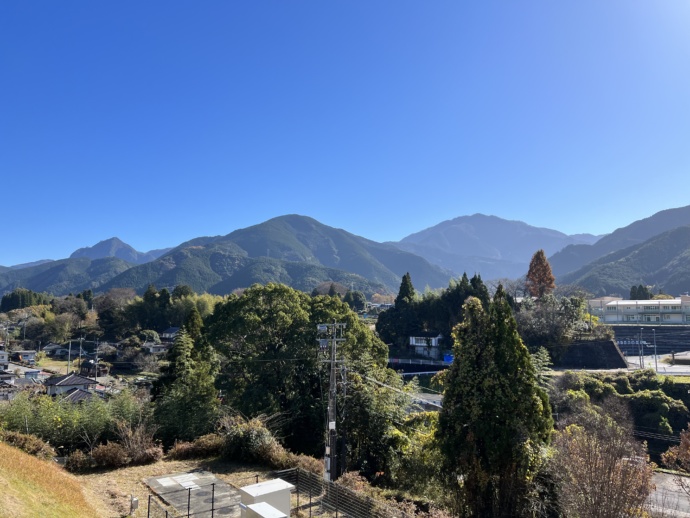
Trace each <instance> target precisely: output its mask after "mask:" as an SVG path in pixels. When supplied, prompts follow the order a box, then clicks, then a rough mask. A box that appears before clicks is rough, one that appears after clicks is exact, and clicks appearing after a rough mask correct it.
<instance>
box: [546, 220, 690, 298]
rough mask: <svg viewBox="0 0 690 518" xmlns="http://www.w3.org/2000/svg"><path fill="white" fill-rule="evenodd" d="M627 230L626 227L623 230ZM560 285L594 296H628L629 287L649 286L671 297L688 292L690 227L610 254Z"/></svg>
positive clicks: (570, 275) (559, 280)
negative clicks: (580, 289) (572, 287)
mask: <svg viewBox="0 0 690 518" xmlns="http://www.w3.org/2000/svg"><path fill="white" fill-rule="evenodd" d="M626 228H628V227H626ZM558 283H559V284H577V285H579V286H582V287H583V288H585V289H587V290H588V291H590V292H592V293H593V294H595V295H596V296H603V295H613V294H618V295H620V296H622V297H628V296H629V294H630V288H631V287H632V286H637V285H639V284H643V285H645V286H647V285H651V286H655V287H657V288H660V289H662V290H663V292H664V293H668V294H670V295H676V296H677V295H679V294H682V293H685V292H688V291H690V226H683V227H678V228H675V229H673V230H669V231H667V232H664V233H663V234H660V235H657V236H654V237H652V238H651V239H648V240H646V241H645V242H643V243H640V244H637V245H633V246H630V247H627V248H624V249H622V250H617V251H615V252H611V253H610V254H607V255H605V256H604V257H601V258H599V259H597V260H595V261H593V262H592V263H590V264H588V265H586V266H584V267H582V268H580V269H579V270H577V271H575V272H571V273H568V274H566V275H563V276H562V277H559V279H558Z"/></svg>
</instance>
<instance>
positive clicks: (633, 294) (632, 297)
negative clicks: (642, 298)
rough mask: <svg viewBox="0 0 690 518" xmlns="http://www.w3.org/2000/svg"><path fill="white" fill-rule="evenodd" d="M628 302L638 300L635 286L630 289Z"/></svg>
mask: <svg viewBox="0 0 690 518" xmlns="http://www.w3.org/2000/svg"><path fill="white" fill-rule="evenodd" d="M630 300H639V294H638V291H637V286H634V285H633V287H632V288H630Z"/></svg>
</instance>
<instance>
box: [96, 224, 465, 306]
mask: <svg viewBox="0 0 690 518" xmlns="http://www.w3.org/2000/svg"><path fill="white" fill-rule="evenodd" d="M408 271H409V272H410V274H411V275H412V278H413V279H414V281H415V283H418V285H420V286H425V285H429V286H432V287H442V286H447V285H448V281H449V280H450V278H451V276H452V274H451V273H450V272H448V271H444V270H442V269H440V268H438V267H436V266H432V265H430V264H429V263H428V262H427V261H426V260H424V259H422V258H421V257H418V256H415V255H414V254H410V253H407V252H404V251H401V250H399V249H397V248H396V247H394V246H392V245H387V244H381V243H376V242H374V241H370V240H368V239H365V238H362V237H359V236H355V235H353V234H350V233H349V232H346V231H344V230H340V229H335V228H332V227H328V226H326V225H323V224H322V223H319V222H318V221H316V220H314V219H312V218H308V217H305V216H297V215H289V216H282V217H279V218H274V219H271V220H269V221H266V222H264V223H261V224H259V225H254V226H252V227H248V228H245V229H241V230H236V231H234V232H232V233H230V234H228V235H226V236H219V237H208V238H197V239H194V240H192V241H189V242H186V243H183V244H182V245H180V246H178V247H177V248H175V249H173V250H172V251H171V252H169V253H168V254H166V255H164V256H163V257H161V258H159V259H157V260H155V261H153V262H150V263H147V264H144V265H140V266H136V267H133V268H131V269H130V270H128V271H126V272H124V273H123V274H122V275H120V276H118V277H116V278H114V279H112V280H111V281H110V282H108V283H107V284H106V285H105V286H103V288H104V289H108V288H111V287H113V288H114V287H129V288H134V289H136V290H138V291H143V290H144V289H145V288H146V286H147V285H148V284H155V285H156V286H157V287H164V286H175V285H177V284H188V285H189V286H191V287H192V288H193V289H195V290H197V291H208V292H210V293H218V294H224V293H228V292H229V291H232V290H233V289H235V288H241V287H248V286H251V285H252V284H254V283H257V282H258V283H266V282H271V281H272V282H282V283H285V284H288V285H290V286H293V287H295V288H297V289H301V290H304V291H311V290H312V289H313V288H314V287H316V285H318V284H319V283H320V282H323V281H329V280H330V281H336V282H340V283H342V284H344V285H346V286H348V287H351V288H354V289H357V290H361V291H363V292H364V293H367V294H371V293H374V292H379V293H381V292H393V293H394V292H395V291H397V289H398V287H399V286H400V279H401V277H402V275H404V274H405V272H408Z"/></svg>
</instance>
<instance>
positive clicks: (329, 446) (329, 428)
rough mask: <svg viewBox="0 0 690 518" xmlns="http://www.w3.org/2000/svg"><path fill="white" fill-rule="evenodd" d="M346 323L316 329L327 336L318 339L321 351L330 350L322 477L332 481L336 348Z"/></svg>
mask: <svg viewBox="0 0 690 518" xmlns="http://www.w3.org/2000/svg"><path fill="white" fill-rule="evenodd" d="M346 325H347V324H345V323H343V322H336V321H335V319H334V320H333V323H332V324H319V325H318V326H317V327H316V329H317V331H318V332H319V334H325V335H326V336H327V337H328V338H325V339H320V340H319V346H320V348H321V350H322V351H324V352H325V351H328V346H330V350H331V359H330V364H331V365H330V377H329V383H328V416H327V418H326V452H325V455H324V472H323V478H324V480H326V481H330V482H333V481H335V479H336V476H337V467H336V459H337V458H338V453H337V441H338V435H337V433H336V428H335V421H336V396H337V381H338V380H337V370H336V365H337V363H338V360H337V348H338V343H340V342H344V341H345V339H344V338H343V337H342V335H343V329H345V326H346ZM338 331H340V338H338Z"/></svg>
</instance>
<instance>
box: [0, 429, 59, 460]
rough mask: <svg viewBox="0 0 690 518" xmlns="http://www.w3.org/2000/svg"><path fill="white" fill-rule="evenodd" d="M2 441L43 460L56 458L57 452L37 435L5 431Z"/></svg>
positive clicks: (0, 436) (0, 437)
mask: <svg viewBox="0 0 690 518" xmlns="http://www.w3.org/2000/svg"><path fill="white" fill-rule="evenodd" d="M0 440H2V441H3V442H6V443H7V444H9V445H10V446H14V447H15V448H19V449H20V450H22V451H24V452H26V453H28V454H30V455H34V456H36V457H38V458H41V459H51V458H53V457H55V450H54V449H53V448H52V447H51V446H50V444H48V443H47V442H45V441H44V440H42V439H40V438H38V437H36V436H35V435H30V434H25V433H19V432H11V431H3V432H2V433H1V434H0Z"/></svg>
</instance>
